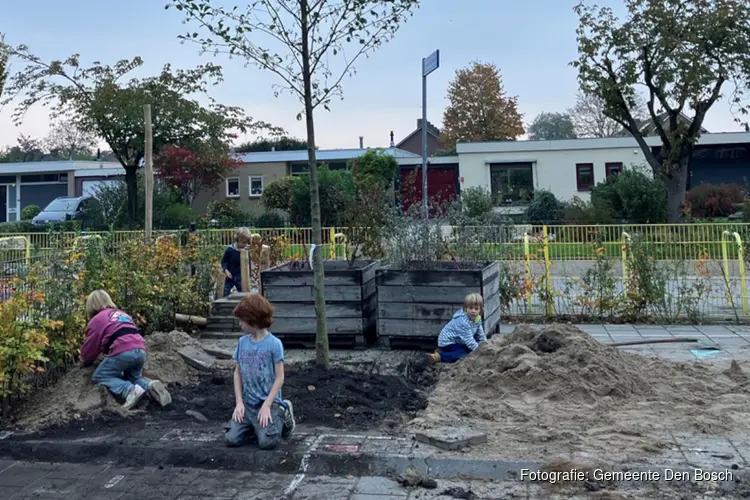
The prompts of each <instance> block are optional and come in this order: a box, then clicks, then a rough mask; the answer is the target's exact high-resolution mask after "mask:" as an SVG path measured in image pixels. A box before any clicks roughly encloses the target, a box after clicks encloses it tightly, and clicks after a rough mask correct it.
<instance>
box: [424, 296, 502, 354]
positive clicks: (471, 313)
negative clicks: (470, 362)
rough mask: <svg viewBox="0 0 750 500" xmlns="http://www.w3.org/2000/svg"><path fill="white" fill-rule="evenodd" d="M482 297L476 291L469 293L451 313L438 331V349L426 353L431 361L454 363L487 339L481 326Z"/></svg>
mask: <svg viewBox="0 0 750 500" xmlns="http://www.w3.org/2000/svg"><path fill="white" fill-rule="evenodd" d="M483 307H484V299H482V296H481V295H480V294H478V293H470V294H469V295H467V296H466V298H465V299H464V307H463V309H461V310H460V311H458V312H456V314H454V315H453V319H451V320H450V321H449V322H448V324H447V325H445V326H444V327H443V329H442V330H441V331H440V336H439V337H438V350H437V351H435V352H433V353H430V354H428V355H427V356H428V360H429V361H431V362H432V363H438V362H440V361H442V362H443V363H455V362H456V361H458V360H459V359H461V358H463V357H465V356H467V355H468V354H469V353H470V352H472V351H475V350H476V349H477V347H479V343H480V342H483V341H485V340H487V336H486V335H485V333H484V327H483V326H482V308H483Z"/></svg>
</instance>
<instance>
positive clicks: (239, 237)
mask: <svg viewBox="0 0 750 500" xmlns="http://www.w3.org/2000/svg"><path fill="white" fill-rule="evenodd" d="M249 244H250V230H249V229H248V228H246V227H241V228H239V229H237V231H236V232H235V233H234V243H232V244H231V245H229V246H228V247H227V249H226V250H224V256H223V257H222V258H221V269H222V271H224V275H225V276H226V277H225V279H224V296H225V297H226V296H227V295H229V293H230V292H231V291H232V288H237V291H238V292H241V291H242V258H241V257H240V255H241V250H244V249H245V248H246V247H247V246H248V245H249Z"/></svg>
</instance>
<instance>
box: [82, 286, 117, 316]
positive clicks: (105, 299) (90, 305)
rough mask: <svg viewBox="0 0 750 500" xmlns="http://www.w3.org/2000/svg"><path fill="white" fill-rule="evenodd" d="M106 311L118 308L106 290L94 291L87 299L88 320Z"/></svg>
mask: <svg viewBox="0 0 750 500" xmlns="http://www.w3.org/2000/svg"><path fill="white" fill-rule="evenodd" d="M105 309H117V306H116V305H115V303H114V302H112V297H110V296H109V294H108V293H107V292H105V291H104V290H94V291H93V292H91V293H90V294H89V296H88V297H86V319H91V318H93V317H94V316H96V315H97V314H99V313H100V312H102V311H103V310H105Z"/></svg>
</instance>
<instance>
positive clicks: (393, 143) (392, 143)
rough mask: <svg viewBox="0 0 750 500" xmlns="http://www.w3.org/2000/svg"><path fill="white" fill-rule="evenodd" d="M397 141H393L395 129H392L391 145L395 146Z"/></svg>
mask: <svg viewBox="0 0 750 500" xmlns="http://www.w3.org/2000/svg"><path fill="white" fill-rule="evenodd" d="M395 146H396V143H395V142H393V130H391V147H395Z"/></svg>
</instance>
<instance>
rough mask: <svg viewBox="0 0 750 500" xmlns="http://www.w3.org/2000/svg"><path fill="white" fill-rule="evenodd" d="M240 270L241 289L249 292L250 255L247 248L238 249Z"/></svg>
mask: <svg viewBox="0 0 750 500" xmlns="http://www.w3.org/2000/svg"><path fill="white" fill-rule="evenodd" d="M240 265H241V266H242V267H241V268H240V272H241V273H242V291H243V292H245V293H248V292H250V255H249V254H248V251H247V248H245V249H243V250H240Z"/></svg>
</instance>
